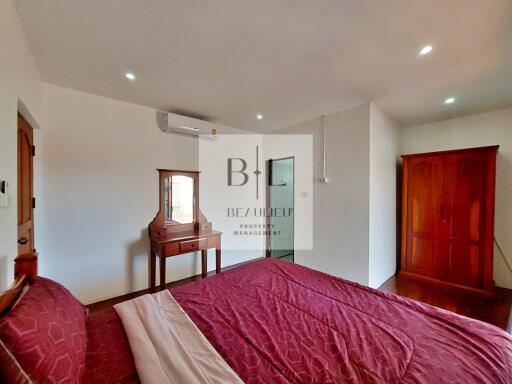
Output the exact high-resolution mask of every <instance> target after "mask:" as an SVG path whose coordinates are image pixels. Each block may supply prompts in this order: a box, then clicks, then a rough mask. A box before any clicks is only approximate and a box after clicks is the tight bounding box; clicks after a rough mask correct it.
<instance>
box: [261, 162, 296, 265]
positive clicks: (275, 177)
mask: <svg viewBox="0 0 512 384" xmlns="http://www.w3.org/2000/svg"><path fill="white" fill-rule="evenodd" d="M294 160H295V159H294V158H293V157H287V158H283V159H275V160H268V163H267V171H268V177H267V191H268V193H267V214H268V220H267V223H268V225H269V228H268V238H267V247H268V252H269V255H270V256H271V257H278V258H282V259H285V260H288V261H292V262H293V261H294V239H293V237H294V189H295V188H294V183H295V180H294V176H295V172H294V166H295V164H294V163H295V161H294Z"/></svg>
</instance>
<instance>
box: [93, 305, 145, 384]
mask: <svg viewBox="0 0 512 384" xmlns="http://www.w3.org/2000/svg"><path fill="white" fill-rule="evenodd" d="M87 335H88V344H87V359H86V370H85V380H84V382H85V383H87V384H106V383H112V384H114V383H125V384H128V383H139V382H140V381H139V377H138V375H137V370H136V368H135V364H134V362H133V357H132V353H131V351H130V345H129V344H128V339H127V338H126V334H125V332H124V328H123V323H121V320H120V319H119V316H118V315H117V313H116V311H115V310H114V309H112V308H111V309H106V310H104V311H100V312H94V313H92V314H90V315H89V316H88V317H87Z"/></svg>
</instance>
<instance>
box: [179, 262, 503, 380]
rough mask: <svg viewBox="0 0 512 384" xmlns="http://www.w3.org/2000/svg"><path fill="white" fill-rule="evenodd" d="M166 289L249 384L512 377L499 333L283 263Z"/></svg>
mask: <svg viewBox="0 0 512 384" xmlns="http://www.w3.org/2000/svg"><path fill="white" fill-rule="evenodd" d="M171 292H172V294H173V296H174V297H175V298H176V300H177V301H178V302H179V303H180V305H181V306H182V307H183V308H184V309H185V311H187V313H188V314H189V316H190V317H191V319H192V320H193V321H194V322H195V324H196V325H197V326H198V327H199V329H200V330H201V331H202V332H203V333H204V334H205V336H206V337H207V338H208V339H209V340H210V342H211V343H212V344H213V346H214V347H215V348H216V349H217V350H218V351H219V353H220V354H221V355H222V356H223V357H224V359H226V361H227V362H228V364H229V365H230V366H231V367H232V368H233V369H234V370H235V371H236V372H237V373H238V375H239V376H240V377H241V378H242V380H244V381H245V382H246V383H361V384H372V383H379V384H391V383H436V384H442V383H450V384H457V383H460V384H470V383H481V384H510V383H512V374H511V370H512V338H511V336H510V335H508V334H507V333H505V332H504V331H502V330H500V329H498V328H495V327H493V326H491V325H487V324H484V323H481V322H479V321H476V320H471V319H468V318H465V317H462V316H458V315H456V314H453V313H450V312H447V311H444V310H441V309H437V308H434V307H431V306H428V305H424V304H421V303H418V302H415V301H412V300H408V299H404V298H401V297H399V296H395V295H391V294H386V293H382V292H378V291H376V290H374V289H370V288H367V287H364V286H361V285H358V284H355V283H351V282H347V281H344V280H341V279H336V278H333V277H332V276H329V275H326V274H323V273H320V272H316V271H313V270H311V269H308V268H304V267H301V266H298V265H295V264H291V263H288V262H284V261H279V260H276V259H266V260H261V261H257V262H253V263H250V264H246V265H244V266H241V267H239V268H235V269H232V270H230V271H227V272H223V273H222V274H220V275H216V276H214V277H211V278H208V279H204V280H201V281H199V282H196V283H192V284H187V285H184V286H180V287H177V288H173V289H171Z"/></svg>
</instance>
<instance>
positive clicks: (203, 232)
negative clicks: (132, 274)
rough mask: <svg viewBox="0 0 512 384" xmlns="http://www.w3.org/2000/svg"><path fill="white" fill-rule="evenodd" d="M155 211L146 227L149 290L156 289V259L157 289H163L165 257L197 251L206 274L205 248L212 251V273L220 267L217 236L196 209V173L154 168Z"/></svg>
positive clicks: (218, 233) (218, 270) (197, 182)
mask: <svg viewBox="0 0 512 384" xmlns="http://www.w3.org/2000/svg"><path fill="white" fill-rule="evenodd" d="M158 174H159V191H160V192H159V196H160V199H159V200H160V202H159V210H158V213H157V215H156V217H155V218H154V219H153V221H152V222H151V223H150V224H149V237H150V240H151V255H150V265H149V267H150V288H151V290H152V291H154V290H155V288H156V260H157V257H158V258H159V261H160V290H162V289H164V288H165V261H166V259H167V257H172V256H178V255H182V254H185V253H190V252H199V251H200V252H201V274H202V277H206V276H207V273H208V265H207V256H208V249H210V248H215V264H216V266H215V270H216V272H217V273H220V268H221V233H220V232H217V231H214V230H213V229H212V224H211V223H210V222H208V220H207V219H206V217H204V215H203V214H202V213H201V209H200V208H199V172H195V171H176V170H169V169H158Z"/></svg>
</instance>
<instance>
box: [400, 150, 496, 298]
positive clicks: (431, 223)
mask: <svg viewBox="0 0 512 384" xmlns="http://www.w3.org/2000/svg"><path fill="white" fill-rule="evenodd" d="M497 150H498V146H492V147H481V148H471V149H461V150H454V151H444V152H433V153H422V154H414V155H404V156H402V158H403V190H402V257H401V272H400V274H402V275H406V276H408V277H413V278H416V279H420V280H424V281H429V282H433V283H437V284H443V285H451V286H459V287H463V288H466V289H470V290H473V291H479V292H483V293H487V294H493V293H494V280H493V245H494V244H493V242H494V190H495V175H496V154H497Z"/></svg>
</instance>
